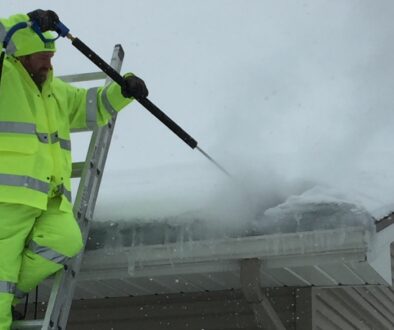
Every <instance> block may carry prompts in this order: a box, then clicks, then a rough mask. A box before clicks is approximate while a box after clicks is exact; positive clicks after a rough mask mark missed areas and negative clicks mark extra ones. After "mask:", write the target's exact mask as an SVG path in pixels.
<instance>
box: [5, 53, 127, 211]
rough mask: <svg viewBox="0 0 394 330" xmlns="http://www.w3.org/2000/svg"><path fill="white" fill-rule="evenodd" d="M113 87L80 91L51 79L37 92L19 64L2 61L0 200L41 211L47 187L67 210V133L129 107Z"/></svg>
mask: <svg viewBox="0 0 394 330" xmlns="http://www.w3.org/2000/svg"><path fill="white" fill-rule="evenodd" d="M130 101H131V100H130V99H125V98H124V97H123V96H122V95H121V91H120V87H119V86H118V85H117V84H114V83H112V84H110V85H109V86H108V87H106V88H105V89H104V88H93V89H83V88H77V87H75V86H72V85H70V84H67V83H65V82H63V81H61V80H60V79H57V78H53V76H52V73H51V74H50V77H48V80H47V81H46V82H45V84H44V86H43V88H42V92H40V91H39V89H38V88H37V86H36V85H35V83H34V82H33V80H32V79H31V77H30V76H29V74H28V72H27V71H26V70H25V68H24V67H23V65H22V64H21V63H20V62H19V60H17V59H16V58H13V57H10V56H9V57H7V58H6V59H5V61H4V67H3V76H2V80H1V85H0V202H7V203H19V204H26V205H30V206H33V207H37V208H40V209H46V205H47V199H48V193H49V192H50V190H51V189H53V185H54V184H55V185H56V186H59V187H61V192H62V204H61V207H60V209H61V210H64V211H71V209H72V207H71V203H70V190H71V180H70V176H71V167H72V161H71V143H70V130H71V129H84V128H87V127H88V128H93V127H95V126H97V125H99V126H101V125H105V124H106V123H107V122H108V120H109V119H110V118H111V116H112V115H113V113H114V112H117V111H119V110H120V109H122V108H123V107H124V106H126V105H127V104H129V103H130Z"/></svg>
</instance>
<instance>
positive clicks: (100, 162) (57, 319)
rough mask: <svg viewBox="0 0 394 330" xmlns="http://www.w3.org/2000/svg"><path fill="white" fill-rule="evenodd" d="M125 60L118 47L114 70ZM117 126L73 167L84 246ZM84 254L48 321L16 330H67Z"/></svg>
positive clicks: (60, 283) (58, 289)
mask: <svg viewBox="0 0 394 330" xmlns="http://www.w3.org/2000/svg"><path fill="white" fill-rule="evenodd" d="M123 57H124V51H123V48H122V46H121V45H115V47H114V51H113V54H112V59H111V67H113V68H114V69H115V70H116V71H117V72H119V71H120V69H121V66H122V62H123ZM59 78H61V79H63V80H64V81H67V82H82V81H89V80H97V79H103V78H106V81H105V84H106V85H107V84H109V83H110V82H111V79H110V78H109V77H107V76H106V75H105V74H104V73H103V72H94V73H85V74H79V75H70V76H63V77H59ZM115 122H116V115H115V116H113V117H112V119H111V120H110V121H109V122H108V124H107V125H105V126H103V127H100V128H95V129H94V130H93V133H92V136H91V140H90V144H89V149H88V152H87V155H86V159H85V162H77V163H73V170H72V177H73V178H78V177H79V178H81V179H80V182H79V186H78V192H77V196H76V199H75V202H74V207H73V212H74V216H75V218H76V219H77V221H78V224H79V226H80V228H81V232H82V238H83V242H84V245H86V242H87V240H88V235H89V229H90V224H91V220H92V219H93V213H94V208H95V205H96V200H97V196H98V191H99V187H100V183H101V178H102V174H103V170H104V166H105V162H106V159H107V154H108V150H109V146H110V143H111V139H112V134H113V131H114V127H115ZM82 258H83V251H82V252H80V253H79V254H78V255H77V256H76V257H75V258H73V259H72V260H71V261H70V263H69V264H68V265H67V266H66V267H65V269H64V270H61V271H59V272H57V273H56V274H55V280H54V283H53V286H52V290H51V294H50V297H49V301H48V305H47V309H46V313H45V317H44V319H42V320H24V321H15V322H14V323H13V325H12V329H13V330H25V329H34V330H38V329H41V330H64V329H66V326H67V320H68V316H69V313H70V309H71V303H72V300H73V295H74V289H75V285H76V277H77V274H78V273H79V271H80V268H81V262H82Z"/></svg>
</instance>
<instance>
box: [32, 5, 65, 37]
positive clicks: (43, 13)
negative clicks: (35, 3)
mask: <svg viewBox="0 0 394 330" xmlns="http://www.w3.org/2000/svg"><path fill="white" fill-rule="evenodd" d="M27 16H29V17H30V20H31V21H35V22H37V24H38V26H39V27H40V29H41V31H42V32H45V31H49V30H51V31H55V30H56V24H57V23H58V22H59V17H58V16H57V14H56V13H55V12H54V11H52V10H42V9H36V10H33V11H31V12H30V13H28V14H27Z"/></svg>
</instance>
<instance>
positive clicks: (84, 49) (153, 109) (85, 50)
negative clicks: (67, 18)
mask: <svg viewBox="0 0 394 330" xmlns="http://www.w3.org/2000/svg"><path fill="white" fill-rule="evenodd" d="M66 37H67V38H68V39H70V40H71V43H72V45H73V46H74V47H75V48H77V49H78V50H79V51H80V52H81V53H82V54H84V55H85V56H86V57H87V58H89V59H90V60H91V61H92V62H93V63H94V64H96V65H97V66H98V67H99V68H100V69H101V70H102V71H103V72H105V73H106V74H107V75H108V76H109V77H111V78H112V80H113V81H115V82H116V83H118V84H119V85H120V86H123V85H124V84H125V81H124V78H123V77H122V76H121V75H120V74H119V73H118V72H117V71H115V70H114V69H113V68H112V67H111V66H110V65H109V64H108V63H106V62H105V61H104V60H103V59H102V58H100V56H98V55H97V54H96V53H95V52H94V51H93V50H91V49H90V48H89V47H88V46H87V45H86V44H85V43H83V42H82V41H81V40H79V39H78V38H75V37H73V36H72V35H71V34H70V33H67V35H66ZM136 100H137V101H138V102H139V103H140V104H141V105H142V106H143V107H144V108H145V109H147V110H148V111H149V112H150V113H151V114H153V115H154V116H155V117H156V118H157V119H159V120H160V121H161V122H162V123H163V124H164V125H166V126H167V127H168V128H169V129H170V130H171V131H173V132H174V133H175V134H176V135H177V136H178V137H179V138H180V139H182V140H183V141H184V142H185V143H186V144H187V145H188V146H189V147H190V148H192V149H197V150H198V151H200V152H201V153H202V155H204V156H205V157H206V158H207V159H208V160H209V161H211V162H212V163H213V164H214V165H215V166H216V167H217V168H218V169H220V170H221V171H222V172H223V173H225V174H226V175H228V176H230V174H229V173H228V172H227V171H226V170H225V169H224V168H223V167H222V166H221V165H219V163H218V162H216V161H215V160H214V159H213V158H212V157H210V156H209V155H208V154H207V153H206V152H205V151H203V150H202V149H201V148H200V147H198V146H197V141H196V140H195V139H193V138H192V137H191V136H190V135H189V134H188V133H187V132H185V131H184V130H183V129H182V128H181V127H180V126H179V125H178V124H177V123H175V122H174V121H173V120H172V119H171V118H170V117H168V116H167V115H166V114H165V113H164V112H163V111H161V110H160V109H159V108H158V107H157V106H156V105H155V104H153V103H152V102H151V101H150V100H149V99H147V98H137V99H136Z"/></svg>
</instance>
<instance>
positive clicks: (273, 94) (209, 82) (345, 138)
mask: <svg viewBox="0 0 394 330" xmlns="http://www.w3.org/2000/svg"><path fill="white" fill-rule="evenodd" d="M36 8H42V9H53V10H55V11H56V12H57V13H58V15H59V17H60V19H61V20H62V21H63V23H64V24H65V25H66V26H68V27H69V28H70V30H71V33H72V34H73V35H74V36H78V37H79V38H80V39H81V40H83V41H84V42H85V43H87V44H88V45H90V46H91V47H92V48H93V49H94V50H95V51H96V52H97V53H98V54H99V55H101V56H102V57H103V58H105V59H109V58H110V55H111V52H112V48H113V45H114V44H117V43H121V44H122V45H123V47H124V50H125V52H126V57H125V60H124V65H123V70H122V71H123V72H127V71H133V72H134V73H135V74H137V75H139V76H140V77H142V78H143V79H144V80H145V81H146V83H147V85H148V87H149V89H150V99H151V100H152V101H153V102H154V103H155V104H157V105H158V106H159V107H160V108H161V109H162V110H163V111H165V112H166V113H167V114H168V115H169V116H170V117H171V118H172V119H174V120H175V121H176V122H177V123H178V124H180V125H181V126H182V127H183V128H184V129H185V130H186V131H188V132H189V133H190V134H191V135H192V136H193V137H194V138H195V139H196V140H197V141H198V142H199V146H201V147H202V148H203V149H204V150H206V151H207V152H208V153H210V154H211V155H212V156H213V157H215V158H216V159H217V160H218V161H219V162H220V163H222V165H223V166H224V167H226V168H227V169H228V170H229V171H230V172H232V173H234V175H235V176H237V178H238V180H239V181H241V182H242V184H243V185H245V186H248V187H249V188H250V191H251V192H252V194H253V193H255V194H260V197H259V198H261V199H266V198H268V197H269V196H271V195H275V194H276V193H277V192H278V190H280V191H281V194H284V195H286V194H287V195H289V194H291V193H294V191H296V190H297V189H299V184H300V182H305V181H308V182H312V185H313V184H314V183H316V182H323V183H326V184H329V185H331V186H336V187H338V188H341V189H346V190H347V191H352V192H353V193H354V195H353V196H355V199H357V198H359V196H361V195H367V196H368V198H367V199H365V200H369V204H368V202H366V205H365V206H366V207H367V208H368V209H370V210H372V211H375V210H377V209H380V208H381V207H385V208H386V209H387V204H390V203H392V202H394V167H393V166H392V161H393V160H394V150H393V149H394V148H393V141H394V130H393V129H392V124H393V122H394V111H393V109H394V100H393V93H392V88H393V86H394V84H393V83H394V72H393V63H392V62H393V61H394V57H393V46H392V45H393V44H394V43H393V40H394V38H393V37H394V22H393V19H392V17H393V15H394V3H393V2H392V1H389V0H377V1H373V2H372V1H365V0H347V1H342V0H305V1H292V0H287V1H284V0H265V1H263V0H248V1H245V0H209V1H208V0H206V1H192V0H171V1H170V0H168V1H154V0H144V1H133V0H127V1H126V0H124V1H120V0H112V1H97V0H95V1H93V0H83V1H81V0H78V1H76V0H68V1H54V0H47V1H11V0H2V1H1V2H0V11H1V13H2V15H3V16H7V15H11V14H13V13H17V12H28V11H30V10H33V9H36ZM54 67H55V73H56V74H59V75H60V74H71V73H78V72H89V71H96V69H95V68H94V66H93V65H92V64H90V63H89V61H88V60H86V59H85V58H84V57H83V56H82V55H81V54H80V53H79V52H78V51H77V50H76V49H74V48H73V46H72V45H71V44H70V42H69V41H68V40H66V39H62V40H59V42H58V53H57V55H56V57H55V59H54ZM73 142H74V143H73V147H74V148H75V149H76V151H77V152H78V149H79V145H78V143H79V142H78V141H76V140H75V139H74V141H73ZM108 162H109V163H108V167H107V168H106V171H107V174H108V175H109V177H106V179H105V183H104V189H106V190H107V195H106V196H109V193H108V192H109V191H110V190H109V188H108V187H109V182H110V181H111V179H110V175H114V176H115V175H118V176H119V175H122V176H123V175H125V176H128V177H132V176H133V175H135V173H137V172H136V171H143V170H145V169H149V171H150V172H149V173H150V174H149V175H150V176H151V177H155V182H158V181H160V177H161V175H166V174H165V170H163V169H172V171H170V170H169V171H168V172H169V173H171V176H172V178H174V179H173V180H178V178H177V173H176V172H177V171H176V169H177V168H180V167H181V166H184V165H182V164H189V165H188V166H191V167H189V168H191V169H193V168H198V169H199V170H198V171H196V172H194V174H195V176H194V178H193V179H194V181H197V182H194V183H193V185H191V186H188V185H187V184H185V185H184V186H183V187H181V188H179V189H180V190H187V191H188V192H190V194H191V195H193V191H194V190H196V191H198V192H199V193H198V194H197V193H196V196H197V195H199V194H200V195H204V194H205V192H206V189H207V188H206V186H207V185H209V184H210V183H211V184H212V180H213V179H212V178H213V174H212V173H209V174H207V172H205V171H204V170H201V168H202V167H201V166H203V165H201V166H200V165H199V164H205V163H204V162H205V160H204V159H203V158H202V156H201V155H200V154H199V153H198V152H197V151H192V150H191V149H190V148H189V147H188V146H187V145H185V144H184V143H183V142H182V141H180V140H179V139H178V138H177V137H176V136H174V135H173V134H172V133H171V132H170V131H169V130H168V129H166V128H165V127H164V126H163V125H162V124H161V123H159V122H158V121H157V120H156V119H155V118H154V117H152V116H151V115H150V114H149V113H148V112H147V111H145V110H143V109H142V107H141V106H139V105H138V104H133V105H130V106H129V107H128V108H127V109H126V110H125V111H123V112H122V113H121V114H120V115H119V120H118V123H117V128H116V132H115V136H114V142H113V144H112V146H111V153H110V159H109V161H108ZM193 164H194V165H193ZM185 166H186V165H185ZM193 166H195V167H193ZM208 166H209V165H208ZM155 168H156V169H159V168H160V169H161V170H157V171H155ZM204 168H205V167H204ZM151 169H153V170H151ZM174 169H175V170H174ZM190 171H191V172H190V173H192V172H193V171H194V170H190ZM207 171H208V170H207ZM115 172H116V173H117V174H114V173H115ZM110 173H112V174H110ZM119 173H121V174H119ZM138 173H140V172H138ZM190 173H189V176H190V175H193V174H190ZM219 175H220V174H219ZM180 179H181V180H183V181H185V182H187V180H186V179H185V175H181V176H180ZM215 180H216V181H215ZM215 180H214V181H215V182H216V183H217V182H218V181H217V180H222V179H218V178H216V179H215ZM150 184H152V182H150ZM166 184H167V185H166ZM166 184H164V183H163V182H161V184H158V185H157V186H156V188H153V186H154V184H153V185H152V188H151V190H149V191H147V192H146V194H147V195H149V194H152V192H153V191H154V190H155V189H156V190H157V191H158V190H160V191H162V190H163V189H164V190H165V189H167V190H171V187H172V185H171V183H170V182H168V183H166ZM202 185H204V187H202ZM224 186H225V185H221V186H220V187H221V188H220V189H225V188H223V187H224ZM249 188H248V189H249ZM130 189H131V190H132V189H133V188H132V187H130ZM212 189H215V188H214V187H213V188H212ZM301 190H302V189H301ZM119 191H120V192H122V194H123V193H124V191H126V190H123V189H120V190H119ZM119 191H118V193H119ZM283 191H286V193H283ZM218 193H219V191H216V194H218ZM221 193H222V191H220V194H221ZM138 195H139V193H138V190H135V191H134V194H130V196H131V197H130V198H132V197H133V196H134V197H135V196H138ZM357 196H358V197H357ZM163 198H164V197H163ZM123 199H124V201H127V198H125V197H124V196H123ZM174 200H176V198H174ZM360 200H361V199H360ZM174 203H176V201H175V202H174ZM199 206H201V204H199ZM190 207H193V205H191V206H190Z"/></svg>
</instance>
